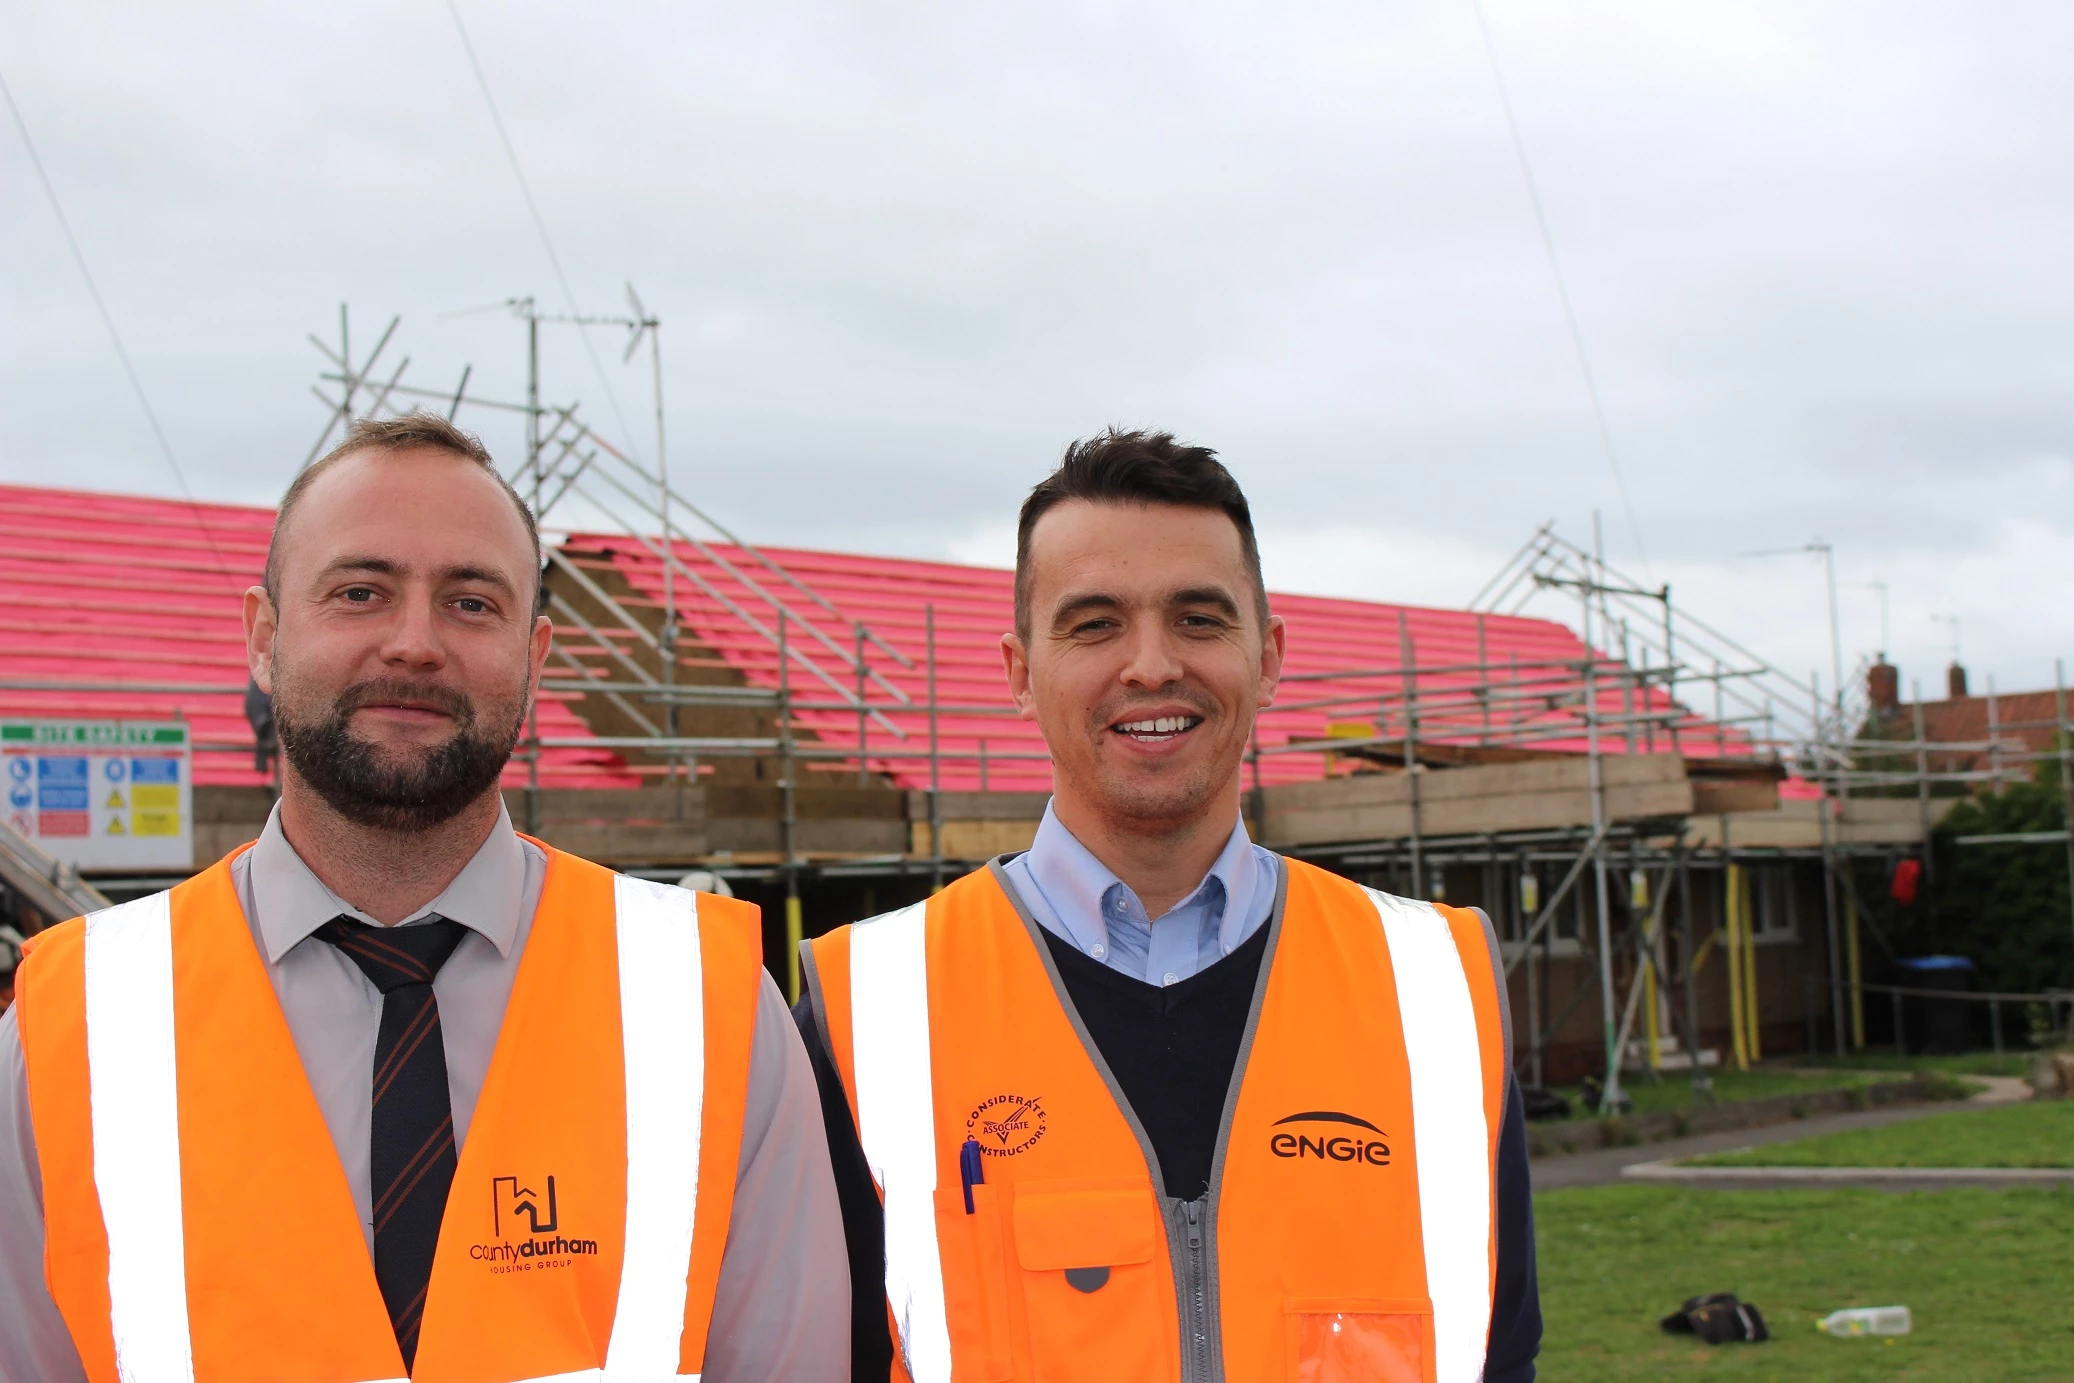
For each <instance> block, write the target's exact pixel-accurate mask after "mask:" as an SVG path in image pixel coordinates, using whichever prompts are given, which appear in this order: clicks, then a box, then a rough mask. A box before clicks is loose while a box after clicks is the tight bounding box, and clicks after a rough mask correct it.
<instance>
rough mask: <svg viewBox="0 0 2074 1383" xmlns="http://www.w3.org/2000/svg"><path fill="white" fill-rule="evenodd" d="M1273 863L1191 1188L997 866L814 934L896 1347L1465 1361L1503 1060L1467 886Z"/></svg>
mask: <svg viewBox="0 0 2074 1383" xmlns="http://www.w3.org/2000/svg"><path fill="white" fill-rule="evenodd" d="M1284 868H1285V870H1286V875H1285V885H1284V896H1283V898H1282V900H1281V905H1280V906H1279V907H1278V908H1277V911H1276V915H1275V917H1274V919H1273V921H1272V922H1271V924H1270V925H1271V927H1272V931H1271V933H1270V935H1269V938H1268V942H1267V953H1266V957H1265V959H1264V960H1263V962H1262V965H1261V977H1260V981H1259V983H1258V985H1257V987H1256V989H1255V991H1254V998H1253V1008H1252V1012H1251V1016H1250V1019H1249V1023H1248V1030H1247V1034H1246V1039H1245V1043H1244V1045H1243V1046H1242V1047H1241V1049H1240V1055H1239V1060H1238V1069H1237V1071H1235V1072H1234V1076H1233V1081H1232V1086H1231V1091H1230V1093H1229V1095H1228V1096H1227V1099H1226V1106H1225V1111H1224V1122H1223V1125H1222V1128H1221V1131H1220V1136H1219V1140H1218V1146H1217V1154H1216V1162H1215V1168H1214V1171H1213V1173H1212V1178H1211V1184H1210V1189H1209V1192H1208V1194H1207V1195H1205V1196H1204V1197H1203V1198H1202V1199H1201V1200H1199V1201H1191V1202H1183V1201H1180V1200H1178V1199H1175V1198H1172V1197H1169V1196H1168V1195H1167V1194H1166V1190H1165V1187H1164V1185H1163V1184H1162V1181H1161V1177H1160V1169H1159V1163H1158V1159H1157V1158H1156V1156H1155V1155H1154V1152H1153V1149H1152V1147H1151V1144H1150V1142H1149V1141H1148V1140H1147V1138H1146V1136H1145V1133H1144V1130H1143V1129H1142V1127H1141V1126H1140V1125H1139V1124H1138V1122H1137V1119H1136V1116H1135V1115H1133V1114H1132V1112H1131V1111H1130V1109H1129V1107H1128V1105H1127V1104H1126V1103H1125V1101H1124V1100H1123V1098H1122V1096H1121V1095H1120V1093H1119V1092H1118V1089H1117V1086H1116V1082H1115V1080H1114V1079H1113V1077H1111V1075H1110V1074H1109V1069H1108V1067H1107V1065H1106V1064H1105V1063H1104V1062H1103V1060H1102V1056H1101V1053H1100V1052H1099V1051H1098V1050H1097V1049H1096V1048H1095V1046H1094V1044H1093V1042H1092V1041H1091V1040H1090V1039H1089V1037H1088V1035H1087V1030H1086V1028H1085V1027H1084V1026H1083V1025H1082V1024H1081V1021H1080V1018H1079V1016H1078V1014H1077V1013H1076V1012H1075V1010H1074V1008H1073V1006H1072V1003H1071V1001H1070V1000H1069V999H1068V998H1067V996H1066V993H1065V990H1064V988H1063V986H1062V985H1061V983H1060V980H1059V975H1058V971H1057V970H1056V968H1055V967H1054V966H1053V963H1052V957H1051V953H1050V951H1049V950H1048V948H1047V947H1046V945H1045V943H1044V941H1043V939H1042V938H1041V937H1040V935H1039V934H1038V931H1037V925H1036V923H1035V922H1034V921H1032V920H1031V919H1030V917H1029V915H1028V913H1027V912H1025V911H1023V910H1022V909H1020V908H1019V907H1018V905H1017V904H1016V902H1015V900H1014V895H1013V892H1012V890H1011V888H1010V886H1009V885H1008V883H1007V881H1006V879H1005V878H1004V877H1003V876H1002V875H1001V873H1000V871H999V866H998V865H997V866H995V868H993V869H991V870H982V871H979V872H976V873H973V874H970V875H967V876H966V877H965V878H963V879H961V880H959V881H958V882H957V883H954V884H952V885H951V886H950V887H949V888H947V889H945V890H943V891H942V892H941V893H939V894H937V895H936V896H935V897H934V898H931V899H930V900H928V901H927V902H926V903H918V904H916V905H914V906H913V907H910V908H907V909H905V910H903V911H900V912H895V913H889V914H887V915H885V916H883V917H879V918H875V919H872V920H871V921H868V922H862V923H859V924H857V925H855V926H851V927H845V928H842V929H840V930H838V931H835V932H832V933H830V934H829V935H827V936H824V937H821V938H818V939H817V940H815V941H814V942H812V943H811V945H810V948H809V949H808V952H807V959H808V967H807V968H808V974H809V983H810V984H811V986H812V995H813V1002H814V1003H815V1004H816V1006H817V1009H816V1013H817V1017H818V1018H819V1020H820V1025H821V1030H822V1032H824V1033H825V1034H826V1035H827V1039H828V1044H829V1046H830V1048H831V1051H830V1053H829V1055H830V1057H831V1058H832V1060H833V1062H834V1064H835V1067H836V1069H837V1070H838V1072H839V1073H840V1075H841V1078H842V1082H843V1087H844V1089H845V1091H846V1092H847V1093H848V1095H849V1099H850V1108H851V1114H852V1116H853V1117H854V1118H855V1120H856V1122H857V1130H858V1139H859V1142H860V1143H861V1145H862V1147H863V1149H864V1154H865V1159H866V1161H867V1162H868V1163H869V1165H870V1168H871V1173H872V1177H873V1179H874V1180H875V1181H876V1183H877V1185H878V1189H879V1192H880V1196H881V1198H882V1201H883V1205H884V1211H885V1225H886V1296H887V1305H888V1310H889V1312H890V1315H891V1324H892V1327H893V1332H894V1338H895V1340H896V1342H897V1346H898V1352H899V1360H898V1363H897V1364H896V1370H895V1371H896V1375H898V1376H903V1377H905V1378H907V1379H910V1380H912V1383H952V1381H953V1380H955V1383H967V1380H972V1381H973V1383H995V1381H996V1380H1005V1379H1017V1380H1037V1381H1038V1383H1069V1380H1070V1381H1071V1383H1110V1381H1113V1383H1152V1381H1154V1380H1178V1381H1179V1383H1211V1380H1222V1379H1232V1380H1240V1381H1242V1383H1266V1381H1267V1380H1277V1381H1279V1380H1292V1381H1293V1380H1303V1381H1304V1383H1354V1380H1361V1381H1362V1383H1474V1381H1475V1380H1477V1379H1478V1378H1480V1377H1481V1376H1482V1370H1483V1365H1484V1358H1485V1352H1486V1346H1487V1343H1488V1334H1489V1328H1490V1315H1491V1299H1492V1294H1493V1291H1494V1277H1495V1272H1496V1262H1497V1239H1496V1232H1495V1219H1496V1215H1495V1193H1496V1172H1495V1167H1496V1153H1497V1140H1498V1128H1499V1120H1500V1116H1501V1113H1502V1107H1503V1106H1502V1102H1503V1099H1504V1091H1505V1082H1506V1076H1507V1040H1506V1034H1505V1027H1506V1018H1505V1013H1504V999H1503V991H1502V989H1501V987H1500V985H1499V981H1498V975H1499V970H1498V966H1497V964H1496V955H1495V946H1494V943H1493V942H1492V941H1491V939H1490V936H1489V932H1488V930H1487V927H1486V925H1485V923H1484V920H1483V918H1482V916H1481V915H1480V914H1479V913H1476V912H1474V911H1471V910H1466V909H1461V908H1445V907H1439V906H1436V905H1434V904H1430V903H1420V902H1412V901H1409V900H1407V899H1403V898H1394V897H1390V896H1388V895H1386V894H1382V893H1377V892H1375V891H1373V890H1370V889H1365V888H1362V887H1360V886H1359V885H1356V884H1354V883H1351V882H1349V881H1347V880H1345V879H1342V878H1339V877H1338V876H1336V875H1332V874H1328V873H1326V872H1324V871H1322V870H1319V869H1315V868H1312V867H1310V866H1308V865H1304V864H1301V863H1298V862H1296V861H1293V860H1292V861H1286V862H1285V864H1284ZM1184 1059H1185V1058H1184ZM903 1371H904V1372H903Z"/></svg>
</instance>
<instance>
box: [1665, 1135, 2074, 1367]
mask: <svg viewBox="0 0 2074 1383" xmlns="http://www.w3.org/2000/svg"><path fill="white" fill-rule="evenodd" d="M1693 1160H1694V1161H1695V1162H1703V1163H1709V1164H1713V1165H1715V1166H1722V1167H2074V1100H2038V1101H2034V1102H2032V1103H2030V1104H2016V1105H2003V1106H2000V1107H1999V1108H1993V1109H1965V1110H1954V1111H1952V1112H1951V1113H1948V1114H1932V1115H1928V1116H1927V1117H1925V1118H1921V1119H1911V1120H1910V1121H1908V1122H1907V1123H1904V1124H1890V1125H1888V1126H1887V1127H1886V1128H1868V1129H1853V1130H1852V1131H1850V1132H1848V1133H1828V1134H1823V1135H1822V1136H1821V1137H1819V1138H1802V1139H1799V1140H1797V1141H1795V1142H1792V1143H1774V1144H1771V1145H1770V1146H1769V1147H1761V1148H1745V1149H1742V1150H1740V1151H1737V1152H1725V1153H1715V1154H1713V1155H1711V1156H1708V1157H1699V1158H1694V1159H1693ZM2069 1372H2070V1375H2074V1369H2070V1371H2069Z"/></svg>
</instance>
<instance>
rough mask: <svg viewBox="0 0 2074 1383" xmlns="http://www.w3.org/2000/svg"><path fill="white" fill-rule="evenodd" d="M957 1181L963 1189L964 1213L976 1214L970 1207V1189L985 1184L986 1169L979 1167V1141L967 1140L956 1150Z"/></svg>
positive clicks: (975, 1139) (974, 1139)
mask: <svg viewBox="0 0 2074 1383" xmlns="http://www.w3.org/2000/svg"><path fill="white" fill-rule="evenodd" d="M958 1180H959V1182H960V1183H961V1184H962V1185H963V1186H964V1188H965V1213H966V1214H967V1215H971V1214H974V1213H976V1212H975V1211H974V1210H973V1207H972V1188H973V1187H975V1186H984V1185H986V1184H987V1169H986V1168H985V1167H984V1166H983V1165H981V1162H980V1151H979V1140H978V1139H977V1138H968V1139H966V1140H965V1145H964V1146H963V1147H961V1148H959V1149H958Z"/></svg>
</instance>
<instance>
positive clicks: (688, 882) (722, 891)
mask: <svg viewBox="0 0 2074 1383" xmlns="http://www.w3.org/2000/svg"><path fill="white" fill-rule="evenodd" d="M677 887H679V888H688V889H693V890H695V891H697V892H699V893H711V894H713V895H715V896H717V897H721V898H732V897H734V896H735V891H734V890H733V889H731V888H729V887H728V886H727V880H725V879H723V878H721V877H720V876H719V875H718V874H715V873H714V872H713V871H712V870H710V869H694V870H692V871H691V872H690V873H689V874H686V875H685V876H684V877H683V878H681V879H679V880H678V881H677Z"/></svg>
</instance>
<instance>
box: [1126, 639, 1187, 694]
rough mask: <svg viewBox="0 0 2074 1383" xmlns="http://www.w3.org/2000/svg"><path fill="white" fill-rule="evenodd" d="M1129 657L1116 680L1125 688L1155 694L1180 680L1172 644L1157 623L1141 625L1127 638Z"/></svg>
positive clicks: (1179, 664) (1179, 661) (1178, 664)
mask: <svg viewBox="0 0 2074 1383" xmlns="http://www.w3.org/2000/svg"><path fill="white" fill-rule="evenodd" d="M1128 638H1129V641H1130V642H1129V650H1130V656H1129V658H1128V659H1127V660H1126V661H1125V663H1124V666H1123V671H1122V673H1121V674H1120V675H1119V679H1118V680H1120V681H1121V682H1122V683H1123V684H1124V685H1125V686H1127V687H1142V688H1145V689H1146V690H1148V691H1157V690H1159V689H1160V688H1161V687H1165V686H1170V685H1171V684H1173V683H1175V682H1178V681H1180V680H1181V674H1182V668H1181V660H1180V659H1179V658H1177V657H1175V656H1174V646H1173V641H1172V640H1171V639H1170V638H1168V636H1167V632H1166V630H1164V629H1162V628H1161V627H1159V626H1158V625H1157V624H1152V623H1147V624H1140V625H1138V626H1136V627H1135V628H1133V629H1132V630H1131V632H1130V634H1129V635H1128Z"/></svg>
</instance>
